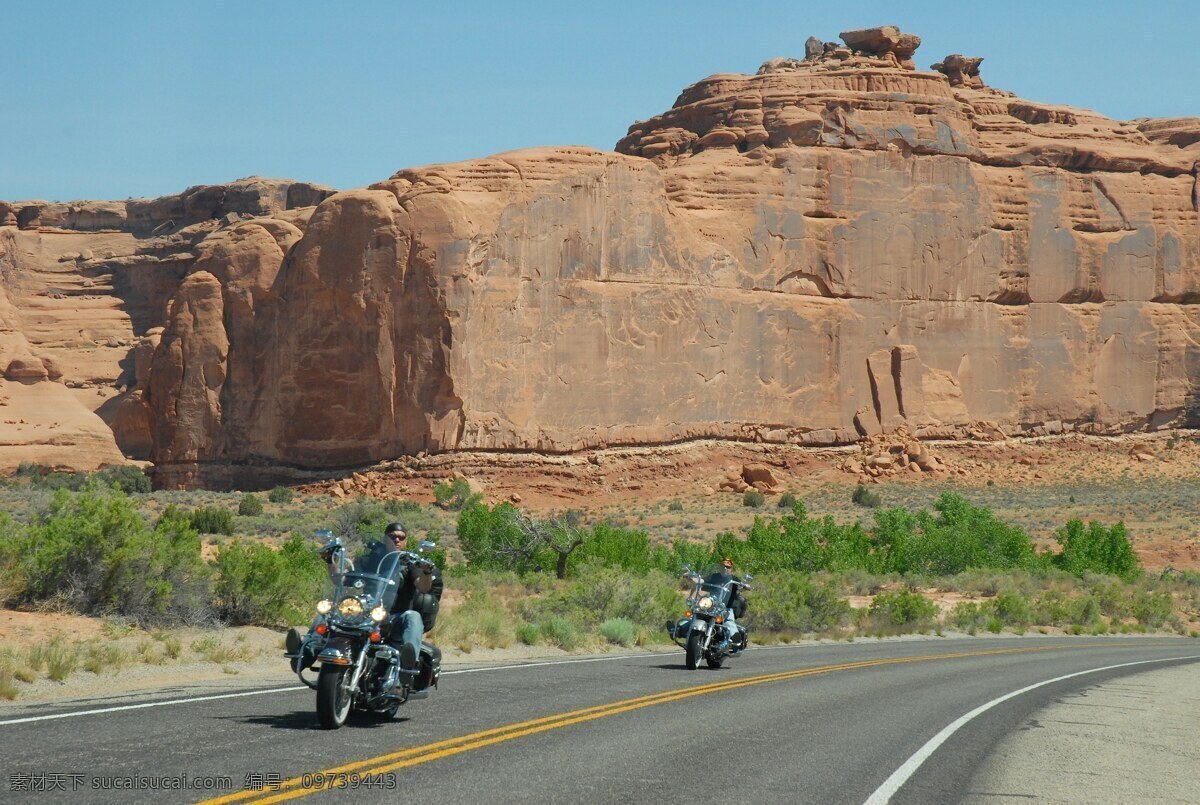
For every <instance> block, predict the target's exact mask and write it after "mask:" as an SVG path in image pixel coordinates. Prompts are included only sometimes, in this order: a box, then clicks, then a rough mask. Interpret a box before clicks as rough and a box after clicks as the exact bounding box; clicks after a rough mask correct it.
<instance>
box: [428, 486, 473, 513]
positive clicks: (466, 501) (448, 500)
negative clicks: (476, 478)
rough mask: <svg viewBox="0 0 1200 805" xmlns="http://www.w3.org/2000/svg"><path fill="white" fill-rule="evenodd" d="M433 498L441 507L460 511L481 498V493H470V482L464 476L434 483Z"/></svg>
mask: <svg viewBox="0 0 1200 805" xmlns="http://www.w3.org/2000/svg"><path fill="white" fill-rule="evenodd" d="M433 499H434V502H435V503H437V505H439V506H441V507H442V508H443V509H448V510H450V511H461V510H462V509H465V508H466V507H468V506H471V505H473V504H476V503H478V502H480V501H481V500H483V495H481V494H479V493H478V492H476V493H474V494H472V492H471V484H470V483H469V482H468V481H467V479H466V478H455V479H454V480H452V481H442V482H441V483H437V484H434V485H433Z"/></svg>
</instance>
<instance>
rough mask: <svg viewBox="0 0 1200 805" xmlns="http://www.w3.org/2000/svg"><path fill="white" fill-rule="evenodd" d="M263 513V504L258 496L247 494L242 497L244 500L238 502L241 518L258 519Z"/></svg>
mask: <svg viewBox="0 0 1200 805" xmlns="http://www.w3.org/2000/svg"><path fill="white" fill-rule="evenodd" d="M262 513H263V502H262V499H261V498H259V496H258V495H255V494H253V493H252V492H247V493H246V494H244V495H242V499H241V500H239V501H238V516H239V517H257V516H258V515H260V514H262Z"/></svg>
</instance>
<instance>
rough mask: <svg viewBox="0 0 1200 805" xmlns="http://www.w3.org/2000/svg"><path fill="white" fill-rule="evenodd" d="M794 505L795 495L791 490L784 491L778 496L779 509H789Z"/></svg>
mask: <svg viewBox="0 0 1200 805" xmlns="http://www.w3.org/2000/svg"><path fill="white" fill-rule="evenodd" d="M795 505H796V495H795V493H794V492H792V491H790V490H789V491H787V492H784V493H783V494H782V495H780V496H779V503H778V506H779V508H781V509H790V508H792V507H793V506H795Z"/></svg>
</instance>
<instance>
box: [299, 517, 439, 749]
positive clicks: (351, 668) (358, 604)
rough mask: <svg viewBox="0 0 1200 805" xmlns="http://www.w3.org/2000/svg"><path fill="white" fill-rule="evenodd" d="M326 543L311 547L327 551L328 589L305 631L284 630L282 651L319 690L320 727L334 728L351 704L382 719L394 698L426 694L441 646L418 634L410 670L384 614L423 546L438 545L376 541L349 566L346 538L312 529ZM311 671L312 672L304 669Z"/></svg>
mask: <svg viewBox="0 0 1200 805" xmlns="http://www.w3.org/2000/svg"><path fill="white" fill-rule="evenodd" d="M317 536H318V538H319V539H322V540H323V541H324V544H323V545H322V546H321V547H320V548H318V549H316V550H317V551H319V552H321V553H322V554H325V555H327V556H329V557H330V564H331V567H333V566H334V562H335V561H336V569H335V570H331V571H330V577H331V580H332V581H333V583H334V592H333V596H332V597H330V598H326V599H325V600H323V601H320V602H318V604H317V615H316V618H315V619H314V621H313V625H312V628H311V629H309V631H308V634H306V635H304V636H303V637H300V635H299V632H298V631H296V630H291V631H289V632H288V637H287V644H286V646H285V649H286V650H285V653H284V656H285V657H287V658H288V659H289V660H290V661H291V664H292V670H293V671H295V673H296V675H297V676H298V677H299V678H300V681H301V682H303V683H304V684H305V685H307V686H308V687H309V688H312V689H313V690H315V691H316V692H317V718H318V719H319V721H320V723H321V726H322V727H323V728H324V729H331V730H335V729H337V728H338V727H340V726H342V724H344V723H345V722H346V718H347V717H348V716H349V715H350V711H351V710H357V711H363V712H368V713H372V714H374V715H375V716H376V717H377V718H380V719H383V720H387V719H391V718H392V717H393V716H395V715H396V711H397V710H398V709H399V708H400V705H402V704H404V703H406V702H408V701H409V700H412V699H424V698H427V697H428V696H429V690H430V689H431V688H436V687H437V684H438V677H439V676H440V675H441V658H442V655H441V651H440V650H438V648H437V647H436V646H434V645H432V644H430V643H426V642H424V641H422V643H421V650H420V652H419V655H418V660H417V662H418V670H417V671H416V673H412V672H406V671H405V670H404V669H402V668H400V652H399V651H397V650H396V649H395V648H393V647H392V646H389V645H387V644H386V643H385V642H384V640H385V638H386V637H387V636H388V635H387V633H386V632H387V629H388V627H389V625H390V621H389V615H390V613H391V607H392V604H393V602H394V601H395V599H396V593H397V592H398V591H399V589H400V586H401V585H402V584H403V583H404V573H405V572H406V571H407V568H408V564H409V563H411V562H417V563H421V562H429V560H428V559H426V558H425V557H424V556H423V555H422V554H423V553H424V552H425V551H428V550H431V549H433V548H434V547H436V546H435V545H434V544H433V543H431V542H422V543H421V544H420V548H419V549H418V552H417V553H414V552H412V551H397V550H394V549H392V548H390V546H384V545H383V544H382V543H378V542H376V543H374V548H373V550H372V551H371V552H370V553H369V554H368V555H367V556H366V557H365V558H364V559H363V560H360V565H361V567H357V568H355V567H351V566H348V563H347V560H346V550H345V546H343V545H342V541H341V540H340V539H334V538H333V534H332V532H329V531H320V532H318V533H317ZM309 669H313V670H315V671H316V679H315V680H313V679H309V678H307V677H305V671H307V670H309Z"/></svg>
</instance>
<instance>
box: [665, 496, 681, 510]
mask: <svg viewBox="0 0 1200 805" xmlns="http://www.w3.org/2000/svg"><path fill="white" fill-rule="evenodd" d="M667 511H669V512H681V511H683V501H682V500H680V499H679V498H676V499H675V500H672V501H671V502H670V503H668V504H667Z"/></svg>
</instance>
